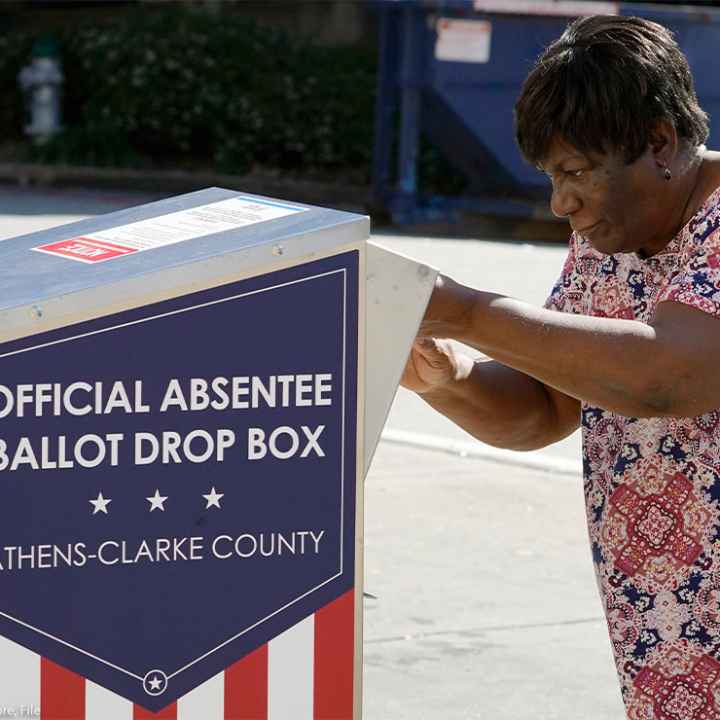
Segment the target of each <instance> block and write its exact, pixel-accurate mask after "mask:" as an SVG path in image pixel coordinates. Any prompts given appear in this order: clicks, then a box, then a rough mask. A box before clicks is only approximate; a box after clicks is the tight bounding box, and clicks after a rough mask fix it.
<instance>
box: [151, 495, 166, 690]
mask: <svg viewBox="0 0 720 720" xmlns="http://www.w3.org/2000/svg"><path fill="white" fill-rule="evenodd" d="M166 499H167V498H166ZM148 684H149V685H150V689H151V690H159V689H160V687H161V686H162V682H161V681H160V678H159V677H154V678H153V679H152V680H150V682H149V683H148Z"/></svg>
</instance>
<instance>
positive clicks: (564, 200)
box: [542, 139, 672, 255]
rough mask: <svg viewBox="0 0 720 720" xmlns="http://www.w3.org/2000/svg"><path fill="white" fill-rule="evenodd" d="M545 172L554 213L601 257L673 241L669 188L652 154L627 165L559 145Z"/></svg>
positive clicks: (552, 149) (616, 157)
mask: <svg viewBox="0 0 720 720" xmlns="http://www.w3.org/2000/svg"><path fill="white" fill-rule="evenodd" d="M542 170H543V171H544V172H545V173H546V174H547V175H548V176H549V177H550V179H551V181H552V186H553V193H552V200H551V203H550V206H551V208H552V211H553V213H554V214H555V215H557V216H558V217H567V219H568V221H569V222H570V225H571V226H572V229H573V230H574V231H575V232H577V233H578V234H580V235H583V236H584V237H585V238H586V239H587V240H588V242H590V244H591V245H592V246H593V247H594V248H595V249H596V250H598V251H600V252H601V253H605V254H608V255H609V254H614V253H628V252H637V251H638V250H640V249H641V248H642V249H644V250H646V251H650V252H657V251H659V250H660V249H662V248H663V247H665V245H667V243H668V242H669V241H670V240H671V239H672V236H670V237H666V233H667V232H668V227H670V230H669V231H670V232H671V233H672V227H671V226H670V221H671V217H670V213H669V212H668V207H666V206H665V205H666V203H664V202H663V199H664V198H666V196H667V193H668V189H669V188H667V187H666V186H667V185H668V183H667V182H666V181H665V180H663V176H662V169H661V168H659V167H658V161H657V159H656V158H655V157H654V155H653V153H652V151H651V150H648V151H647V152H646V153H644V154H643V155H642V156H641V157H640V158H639V159H638V160H636V161H635V162H633V163H631V164H630V165H627V164H626V163H625V160H624V159H623V158H622V156H620V155H618V154H614V153H608V154H603V155H600V154H595V153H593V154H586V153H582V152H580V151H578V150H576V149H575V148H573V147H572V146H571V145H568V144H567V143H565V142H564V141H562V140H559V139H558V140H555V141H554V142H553V143H552V145H551V146H550V151H549V152H548V156H547V157H546V158H545V161H544V162H543V164H542ZM670 204H671V203H670ZM671 205H672V204H671ZM669 210H670V211H672V206H671V207H670V208H669Z"/></svg>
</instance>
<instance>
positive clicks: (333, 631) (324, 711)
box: [314, 590, 355, 720]
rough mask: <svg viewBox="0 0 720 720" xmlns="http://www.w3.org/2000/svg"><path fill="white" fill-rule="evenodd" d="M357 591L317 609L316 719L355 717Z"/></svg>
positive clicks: (333, 719)
mask: <svg viewBox="0 0 720 720" xmlns="http://www.w3.org/2000/svg"><path fill="white" fill-rule="evenodd" d="M354 650H355V591H354V590H350V591H349V592H346V593H345V594H344V595H341V596H340V597H339V598H338V599H337V600H335V601H334V602H332V603H330V604H329V605H326V606H325V607H324V608H322V609H321V610H318V611H317V612H316V613H315V702H314V707H315V711H314V717H315V720H352V716H353V675H354V673H353V664H354Z"/></svg>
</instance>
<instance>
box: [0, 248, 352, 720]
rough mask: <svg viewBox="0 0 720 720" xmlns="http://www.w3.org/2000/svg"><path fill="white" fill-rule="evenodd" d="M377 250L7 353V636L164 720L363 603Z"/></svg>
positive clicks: (92, 324)
mask: <svg viewBox="0 0 720 720" xmlns="http://www.w3.org/2000/svg"><path fill="white" fill-rule="evenodd" d="M357 287H358V276H357V253H355V252H353V253H344V254H341V255H336V256H334V257H331V258H327V259H324V260H319V261H316V262H312V263H307V264H304V265H301V266H297V267H294V268H290V269H286V270H282V271H277V272H273V273H271V274H267V275H262V276H258V277H255V278H251V279H248V280H244V281H241V282H236V283H233V284H230V285H225V286H222V287H218V288H213V289H210V290H205V291H202V292H199V293H196V294H193V295H187V296H184V297H181V298H176V299H173V300H169V301H165V302H162V303H158V304H155V305H150V306H145V307H142V308H139V309H136V310H130V311H125V312H123V313H121V314H117V315H113V316H109V317H105V318H101V319H98V320H92V321H89V322H85V323H82V324H80V325H75V326H70V327H66V328H63V329H61V330H57V331H53V332H48V333H45V334H43V335H42V336H37V335H36V336H33V337H28V338H24V339H22V340H18V341H13V342H11V343H6V344H5V345H2V346H0V369H1V372H0V527H1V528H2V534H1V535H0V582H1V583H2V592H1V593H0V634H2V635H4V636H6V637H8V638H10V639H11V640H14V641H15V642H17V643H20V644H21V645H24V646H25V647H27V648H29V649H31V650H33V651H34V652H36V653H38V654H39V655H42V656H43V657H46V658H49V659H51V660H54V661H55V662H57V663H59V664H61V665H63V666H64V667H67V668H69V669H71V670H74V671H75V672H77V673H79V674H81V675H82V676H84V677H87V678H90V679H91V680H93V681H94V682H96V683H98V684H100V685H102V686H103V687H105V688H108V689H110V690H111V691H113V692H114V693H117V694H119V695H122V696H123V697H125V698H127V699H129V700H132V701H133V702H135V703H138V704H139V705H142V706H144V707H146V708H148V709H149V710H152V711H156V710H158V709H160V708H162V707H164V706H166V705H168V704H169V703H171V702H172V701H173V700H175V699H176V698H178V697H180V696H182V695H184V694H186V693H187V692H189V691H190V690H192V689H193V688H195V687H197V686H199V685H200V684H201V683H203V682H204V681H205V680H207V679H208V678H210V677H212V676H214V675H215V674H217V673H219V672H221V671H222V670H223V669H225V668H227V667H228V666H229V665H230V664H232V663H233V662H235V661H236V660H238V658H240V657H242V656H244V655H246V654H247V653H248V652H250V651H251V650H253V649H254V648H256V647H259V646H260V645H262V644H263V643H266V642H267V641H268V640H269V639H271V638H273V637H276V636H277V635H279V634H280V633H281V632H283V631H284V630H286V629H287V628H289V627H291V626H293V625H294V624H296V623H298V622H299V621H300V620H302V619H303V618H304V617H307V616H308V615H309V614H311V613H313V612H314V611H316V610H317V609H318V608H320V607H322V606H324V605H326V604H328V603H329V602H331V601H332V600H334V599H335V598H337V597H339V596H340V595H341V594H342V593H345V592H347V591H348V590H349V589H350V588H352V587H353V584H354V573H355V568H354V537H355V527H354V524H355V482H356V477H355V473H356V422H357V404H356V395H357V337H358V311H357Z"/></svg>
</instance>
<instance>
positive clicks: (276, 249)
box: [272, 245, 285, 255]
mask: <svg viewBox="0 0 720 720" xmlns="http://www.w3.org/2000/svg"><path fill="white" fill-rule="evenodd" d="M284 253H285V248H284V247H283V246H282V245H275V246H274V247H273V249H272V254H273V255H283V254H284Z"/></svg>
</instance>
